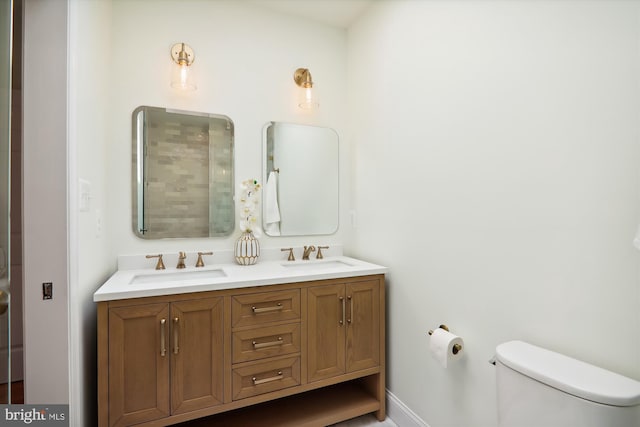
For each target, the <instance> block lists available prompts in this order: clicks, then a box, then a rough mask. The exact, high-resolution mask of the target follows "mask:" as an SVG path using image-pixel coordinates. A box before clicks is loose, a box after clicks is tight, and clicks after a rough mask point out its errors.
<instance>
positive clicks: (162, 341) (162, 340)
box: [160, 319, 167, 357]
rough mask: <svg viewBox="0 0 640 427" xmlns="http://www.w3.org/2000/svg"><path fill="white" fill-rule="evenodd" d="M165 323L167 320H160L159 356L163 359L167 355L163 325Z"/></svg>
mask: <svg viewBox="0 0 640 427" xmlns="http://www.w3.org/2000/svg"><path fill="white" fill-rule="evenodd" d="M166 323H167V319H161V320H160V356H162V357H164V356H166V354H167V344H166V342H165V338H164V335H165V332H164V325H165V324H166Z"/></svg>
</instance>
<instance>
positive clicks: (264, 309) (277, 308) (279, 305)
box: [251, 302, 284, 314]
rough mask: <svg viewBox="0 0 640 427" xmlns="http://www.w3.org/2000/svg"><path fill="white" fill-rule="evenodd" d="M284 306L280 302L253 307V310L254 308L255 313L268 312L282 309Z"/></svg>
mask: <svg viewBox="0 0 640 427" xmlns="http://www.w3.org/2000/svg"><path fill="white" fill-rule="evenodd" d="M283 308H284V307H282V303H281V302H279V303H278V304H276V305H275V306H273V307H261V308H258V307H256V306H253V307H251V310H253V312H254V314H259V313H268V312H270V311H279V310H282V309H283Z"/></svg>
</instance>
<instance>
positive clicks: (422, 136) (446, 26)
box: [347, 0, 640, 427]
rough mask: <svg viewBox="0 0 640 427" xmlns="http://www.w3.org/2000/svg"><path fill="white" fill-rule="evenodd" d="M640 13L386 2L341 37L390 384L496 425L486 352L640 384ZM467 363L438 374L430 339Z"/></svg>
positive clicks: (586, 7) (425, 408) (357, 181)
mask: <svg viewBox="0 0 640 427" xmlns="http://www.w3.org/2000/svg"><path fill="white" fill-rule="evenodd" d="M639 17H640V3H639V2H627V1H571V2H569V1H567V2H562V1H555V2H553V1H544V2H538V1H513V2H504V1H457V0H447V1H419V0H414V1H379V2H374V6H373V7H372V8H371V9H370V10H369V11H368V13H367V15H366V16H365V17H364V18H362V19H361V20H360V21H359V22H358V23H356V25H354V26H352V27H351V28H350V29H349V33H348V41H349V63H348V66H349V69H348V72H349V79H348V82H349V91H350V92H349V98H350V109H349V110H350V113H351V117H350V118H351V120H350V123H349V125H350V127H351V130H352V134H353V144H354V154H353V159H354V163H353V189H354V190H355V191H353V194H352V195H353V200H354V204H353V209H354V210H355V211H356V212H357V216H358V223H357V229H356V230H355V233H354V235H353V238H352V239H349V241H348V242H347V243H348V249H349V252H350V253H352V254H354V255H357V256H360V257H362V258H365V259H369V260H372V261H377V262H379V263H381V264H385V265H387V266H389V267H390V269H391V270H390V274H389V275H388V316H389V317H388V333H387V335H388V350H387V351H388V359H387V360H388V376H387V378H388V387H389V389H390V391H391V392H392V393H394V394H395V395H396V396H397V397H398V398H399V399H400V400H402V401H403V402H404V403H405V404H406V405H407V406H408V407H409V408H411V409H412V410H413V411H415V412H416V413H417V414H418V415H419V416H420V417H421V418H423V419H424V420H425V421H426V422H427V423H428V424H429V425H430V426H431V427H444V426H466V427H473V426H478V427H479V426H483V427H484V426H491V425H495V424H496V414H495V405H496V403H495V381H494V367H493V366H491V365H490V364H489V363H487V361H488V360H489V358H491V357H492V356H493V355H494V349H495V346H496V345H497V344H499V343H501V342H504V341H507V340H511V339H521V340H525V341H529V342H531V343H534V344H538V345H541V346H544V347H547V348H550V349H553V350H556V351H559V352H562V353H565V354H568V355H570V356H573V357H578V358H581V359H583V360H586V361H588V362H591V363H594V364H597V365H600V366H602V367H604V368H608V369H611V370H613V371H616V372H619V373H621V374H624V375H627V376H630V377H633V378H635V379H638V380H640V333H639V331H640V317H639V316H640V315H639V313H640V286H639V281H638V265H639V263H638V257H639V254H638V252H637V251H635V250H634V249H633V247H632V245H631V242H632V240H633V236H634V234H635V230H636V227H637V225H638V221H640V204H639V196H640V179H639V177H640V163H639V161H640V141H639V132H638V129H639V126H638V117H639V113H640V89H639V85H638V83H639V77H640V57H639V51H638V46H639V45H638V42H639V35H640V24H639V19H638V18H639ZM441 323H445V324H448V325H449V326H450V328H451V330H452V331H453V332H455V333H458V334H460V335H462V336H463V338H464V339H465V341H466V356H465V358H464V359H463V360H461V361H460V362H459V363H457V364H456V365H455V366H451V367H450V369H448V370H444V369H442V368H441V367H440V366H439V365H438V364H437V363H436V362H435V361H434V360H433V359H432V358H431V357H430V356H429V354H428V345H429V340H428V336H427V334H426V332H427V330H428V329H430V328H434V327H437V326H438V325H439V324H441Z"/></svg>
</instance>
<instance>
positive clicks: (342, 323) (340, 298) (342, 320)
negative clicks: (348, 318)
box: [338, 297, 345, 325]
mask: <svg viewBox="0 0 640 427" xmlns="http://www.w3.org/2000/svg"><path fill="white" fill-rule="evenodd" d="M338 300H340V302H341V303H342V319H340V320H338V323H339V324H340V325H344V318H345V313H344V304H345V302H344V297H338Z"/></svg>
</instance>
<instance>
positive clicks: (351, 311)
mask: <svg viewBox="0 0 640 427" xmlns="http://www.w3.org/2000/svg"><path fill="white" fill-rule="evenodd" d="M347 299H348V300H349V317H348V318H347V323H349V324H351V318H352V317H353V298H351V295H349V296H348V297H347Z"/></svg>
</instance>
